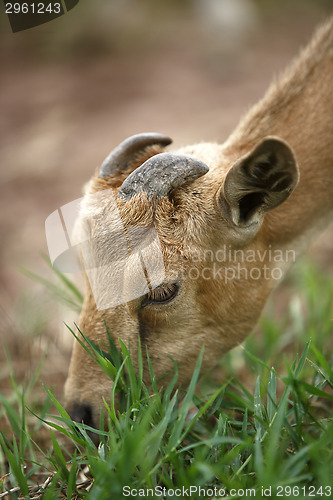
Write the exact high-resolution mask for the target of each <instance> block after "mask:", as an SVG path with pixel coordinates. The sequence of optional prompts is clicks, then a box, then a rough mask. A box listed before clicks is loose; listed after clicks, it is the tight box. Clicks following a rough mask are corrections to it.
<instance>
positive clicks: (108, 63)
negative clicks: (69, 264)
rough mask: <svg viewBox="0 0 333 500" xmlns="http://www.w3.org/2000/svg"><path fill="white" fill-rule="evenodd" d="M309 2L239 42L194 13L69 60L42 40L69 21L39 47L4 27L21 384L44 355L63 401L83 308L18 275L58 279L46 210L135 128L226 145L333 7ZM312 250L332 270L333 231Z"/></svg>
mask: <svg viewBox="0 0 333 500" xmlns="http://www.w3.org/2000/svg"><path fill="white" fill-rule="evenodd" d="M303 4H304V2H301V3H296V6H295V7H294V10H293V9H291V10H286V12H282V7H281V8H280V9H279V8H278V7H276V8H275V11H274V10H273V12H271V13H270V14H268V13H267V12H266V13H262V12H258V13H256V16H254V18H253V20H252V21H251V25H250V26H247V27H246V28H244V31H246V33H242V36H235V37H234V39H231V37H230V39H228V40H226V38H225V37H224V38H223V36H222V35H223V33H220V31H223V26H222V27H221V28H220V31H219V30H218V29H217V28H218V27H216V25H214V26H213V25H211V26H210V25H209V20H206V21H205V22H204V20H203V19H201V18H200V16H199V15H198V12H197V13H196V15H194V14H193V12H191V13H190V14H186V13H185V14H184V12H182V14H181V16H180V18H178V17H177V18H174V19H173V21H172V19H168V22H166V26H165V25H164V26H161V37H160V38H158V33H157V32H158V30H156V29H155V31H154V33H153V34H152V33H149V29H148V28H149V27H147V33H148V34H150V38H149V40H148V42H147V43H146V44H144V43H142V44H141V45H140V43H138V44H137V45H136V46H133V48H132V49H131V48H128V47H126V49H125V48H123V49H122V50H120V49H119V50H115V51H112V50H109V51H108V50H105V49H103V50H100V51H99V50H98V47H97V48H95V49H94V50H86V49H85V47H83V48H82V47H81V48H80V50H79V51H78V52H77V53H76V52H75V50H74V49H73V51H72V53H71V54H70V55H68V54H63V55H62V54H59V53H52V52H47V50H46V48H45V52H43V50H42V49H43V47H41V46H39V45H38V40H40V44H41V45H42V44H43V43H46V42H45V40H47V36H48V33H49V34H50V36H51V35H52V36H53V34H54V33H53V31H57V30H58V31H59V30H60V31H61V29H62V24H61V23H62V19H61V18H60V19H58V20H55V21H53V22H52V23H49V26H47V27H44V28H40V29H37V28H36V31H35V33H34V34H33V33H32V32H33V30H30V32H31V37H32V36H34V45H33V46H34V52H33V53H30V52H29V50H27V47H28V48H29V47H31V44H30V45H29V43H30V41H29V36H30V35H29V34H28V33H26V34H24V35H22V34H19V33H18V34H12V33H10V32H9V29H8V26H5V27H4V32H3V33H2V35H1V40H2V42H5V43H1V47H2V49H1V53H0V67H1V73H0V89H1V92H0V110H1V113H0V155H1V157H0V165H1V168H0V231H1V235H2V237H1V240H0V335H1V338H2V339H3V340H4V343H5V345H6V346H7V349H8V352H9V355H10V357H11V359H12V363H13V367H14V370H15V372H16V374H17V377H18V378H19V379H20V380H28V379H29V376H30V375H31V373H33V371H34V369H35V367H36V365H37V363H38V360H39V359H40V357H41V356H42V355H43V354H44V353H45V352H46V351H47V352H48V354H47V356H48V358H47V359H48V362H47V363H46V364H45V365H44V368H43V370H42V375H41V378H42V379H43V380H44V382H45V383H46V384H47V385H53V386H55V388H56V395H57V396H60V395H61V392H62V385H63V382H64V379H65V376H66V372H67V367H68V361H69V356H70V350H71V341H72V340H71V338H70V335H69V333H68V332H66V330H65V327H64V325H63V322H64V321H66V322H71V321H73V319H74V318H75V315H73V313H72V312H70V311H68V310H66V309H65V310H64V309H59V308H58V307H57V306H55V305H54V304H53V303H52V299H51V298H49V297H48V296H47V295H46V294H45V290H44V288H43V287H42V286H41V285H39V284H37V283H35V282H33V281H31V280H30V279H29V278H27V277H26V276H24V274H22V272H21V270H20V269H21V268H22V267H24V268H26V269H29V270H31V271H33V272H35V273H38V274H40V275H42V276H50V272H49V271H48V269H47V266H46V265H45V263H44V262H43V260H42V257H41V253H42V252H44V253H46V252H47V246H46V240H45V232H44V223H45V219H46V218H47V216H48V215H49V214H50V213H51V212H53V211H54V210H56V209H57V208H58V207H60V206H61V205H63V204H65V203H67V202H69V201H71V200H74V199H76V198H78V197H80V196H81V192H82V186H83V184H84V183H85V182H86V181H87V180H88V179H89V177H90V176H91V174H92V172H93V171H94V169H95V167H96V166H98V165H99V164H100V163H101V162H102V161H103V159H104V157H105V156H106V155H107V154H108V153H109V151H110V150H111V149H112V148H113V147H114V146H116V145H117V144H118V143H119V142H120V141H121V140H123V139H124V138H126V137H127V136H129V135H131V134H134V133H137V132H143V131H157V132H163V133H166V134H168V135H170V136H171V137H173V138H174V146H175V147H178V146H181V145H185V144H188V143H193V142H197V141H218V142H223V141H224V140H225V139H226V138H227V136H228V134H229V133H230V132H231V131H232V129H233V127H234V126H235V125H236V124H237V122H238V120H239V119H240V117H241V115H242V114H243V113H244V112H245V111H246V110H247V109H248V108H249V106H250V105H251V103H254V102H255V101H256V100H257V99H259V98H260V97H261V96H262V94H263V92H264V91H265V89H266V87H267V85H268V83H269V81H270V80H271V78H272V77H273V76H274V75H276V74H278V73H279V71H281V70H282V69H283V68H284V66H285V64H286V63H287V62H288V61H289V60H290V59H291V58H292V57H293V56H294V55H296V54H297V52H298V49H299V47H300V46H302V45H304V44H305V43H306V42H307V40H308V39H309V37H310V35H311V33H312V31H313V29H314V27H315V26H316V25H317V24H318V23H319V22H320V21H321V20H322V19H323V18H324V17H325V15H327V14H328V13H329V12H333V7H329V6H328V3H324V4H323V5H320V8H319V7H316V8H314V7H313V8H312V9H310V8H309V7H306V8H305V7H304V5H303ZM281 5H284V6H285V4H284V3H283V2H282V3H281ZM284 8H285V9H287V7H284ZM74 14H75V9H74V10H73V14H71V15H73V16H74ZM77 15H79V7H77ZM68 16H69V14H68ZM67 22H69V21H67ZM172 22H173V23H174V24H172ZM205 23H206V24H205ZM3 24H4V23H3ZM241 28H242V27H241ZM110 29H111V28H110ZM235 29H236V28H235ZM240 31H241V30H240ZM148 34H147V36H148ZM227 34H228V33H227ZM38 37H40V38H38ZM154 37H155V38H154ZM135 40H136V39H134V42H135ZM26 42H27V45H26V46H25V43H26ZM46 45H47V44H46ZM36 47H37V49H36ZM311 254H312V256H313V257H314V258H316V259H317V260H318V262H320V263H321V264H322V265H323V266H326V268H327V270H328V272H330V273H332V276H333V229H332V228H331V229H330V230H328V231H326V233H325V235H324V236H323V237H322V238H321V239H320V241H319V242H318V243H317V244H316V245H315V246H314V247H313V249H312V250H311ZM0 362H1V364H0V389H1V390H3V391H4V392H5V393H6V391H8V392H9V391H10V389H9V365H8V364H7V362H6V360H5V354H4V352H0Z"/></svg>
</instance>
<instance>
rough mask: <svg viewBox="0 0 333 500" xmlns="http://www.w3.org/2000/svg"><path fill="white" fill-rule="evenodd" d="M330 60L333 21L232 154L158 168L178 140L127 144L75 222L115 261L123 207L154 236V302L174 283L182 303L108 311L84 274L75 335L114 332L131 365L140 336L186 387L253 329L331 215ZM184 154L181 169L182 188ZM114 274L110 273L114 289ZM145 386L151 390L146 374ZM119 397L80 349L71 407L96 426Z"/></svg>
mask: <svg viewBox="0 0 333 500" xmlns="http://www.w3.org/2000/svg"><path fill="white" fill-rule="evenodd" d="M332 54H333V20H330V21H329V22H328V23H327V24H326V25H324V26H323V27H322V29H321V30H319V31H318V33H317V34H316V35H315V37H314V39H313V41H312V42H311V43H310V45H309V46H308V48H307V49H305V51H304V52H302V54H301V56H300V57H299V59H298V60H297V61H296V62H295V63H294V64H293V65H292V66H291V68H290V69H288V70H287V71H286V73H285V75H283V76H282V78H281V79H280V80H279V81H278V82H277V83H274V85H272V87H271V88H270V89H269V91H268V92H267V94H266V95H265V97H264V98H263V99H262V101H260V102H259V103H258V104H257V105H256V106H254V107H253V108H252V110H250V112H249V113H248V115H247V116H246V117H245V118H244V119H243V120H242V121H241V122H240V124H239V126H238V127H237V128H236V130H235V132H234V133H233V134H232V135H231V136H230V138H229V139H228V141H227V142H226V143H224V144H222V145H219V144H214V143H204V144H197V145H194V146H188V147H184V148H182V149H181V150H178V151H175V152H173V151H169V152H168V154H167V155H166V156H164V157H163V161H162V159H161V156H160V154H161V153H165V148H166V147H167V146H168V144H169V143H170V141H169V139H168V138H167V136H163V135H161V134H148V135H144V136H135V137H134V138H130V139H128V140H127V142H126V144H125V145H124V144H122V145H120V146H119V147H118V148H117V150H115V151H116V152H115V153H114V152H113V153H111V154H110V155H109V157H108V159H107V160H106V161H105V162H103V164H102V167H103V168H101V170H100V171H98V172H96V174H95V175H94V176H93V178H92V179H91V181H90V183H89V184H88V186H87V188H86V197H85V202H84V204H83V209H82V211H81V214H80V215H79V219H78V222H77V231H78V232H80V233H81V237H80V241H83V240H84V238H82V234H84V235H85V236H86V238H88V239H89V238H90V239H91V240H93V241H94V242H100V246H99V247H98V248H97V247H96V252H97V253H98V255H99V257H100V258H101V259H102V260H103V259H105V260H106V261H107V259H108V256H109V254H110V253H112V252H113V251H114V250H113V249H112V248H111V243H110V242H111V240H112V238H111V236H110V235H112V234H113V233H114V231H115V227H114V224H115V223H114V220H115V219H114V218H112V217H111V216H110V214H111V213H114V210H115V209H114V206H115V205H114V204H115V203H116V207H117V213H118V214H119V222H118V223H119V227H120V228H121V230H123V231H124V232H125V233H126V232H128V233H130V231H131V229H132V228H134V227H147V228H151V229H152V230H153V231H155V232H156V234H157V236H158V244H159V248H160V251H161V253H162V255H163V263H164V281H163V283H161V284H160V285H159V286H158V287H156V290H157V292H155V295H154V293H153V292H151V297H159V295H158V289H159V287H160V288H161V293H160V296H161V297H163V293H164V291H165V290H168V287H169V288H170V287H171V286H173V287H174V288H173V289H176V290H177V293H175V294H174V296H172V297H171V300H165V301H163V300H155V301H154V300H147V296H148V298H149V293H148V294H145V295H143V296H138V297H135V298H134V299H133V300H129V301H128V302H124V303H119V304H118V305H116V306H115V307H110V308H106V309H98V307H97V306H96V300H95V297H94V294H93V291H92V287H91V283H90V281H89V278H88V275H87V272H86V276H85V283H86V290H85V299H84V304H83V308H82V312H81V315H80V318H79V326H80V329H81V330H82V331H83V333H84V334H85V335H86V336H87V337H89V338H90V339H91V340H92V341H93V342H95V343H97V344H100V345H107V344H108V341H107V335H106V329H105V324H106V325H107V328H108V330H109V332H110V333H111V335H112V337H113V340H114V341H115V343H117V342H118V339H121V340H122V341H123V342H125V344H126V345H127V346H129V348H130V351H131V357H132V359H133V362H134V366H135V365H136V363H137V349H138V337H140V340H141V345H142V349H143V354H144V353H145V350H146V347H147V348H148V351H149V356H150V359H151V362H152V365H153V369H154V373H155V376H156V378H157V380H160V384H161V385H163V383H165V380H166V379H165V378H164V377H165V376H166V375H168V374H170V373H173V361H172V360H174V361H176V362H177V363H178V365H179V383H181V384H186V383H187V382H188V381H189V379H190V377H191V375H192V371H193V368H194V365H195V362H196V359H197V357H198V355H199V352H200V350H201V348H202V346H203V345H204V346H205V355H204V361H203V370H205V369H206V368H207V367H212V366H213V365H214V364H216V363H217V362H218V360H219V359H220V358H221V356H223V354H224V353H226V352H227V351H228V350H229V349H231V348H232V347H234V346H236V345H237V344H239V343H240V342H242V340H243V339H244V338H245V337H246V335H248V334H249V333H250V332H251V330H252V329H253V327H254V325H255V324H256V322H257V320H258V317H259V315H260V313H261V311H262V308H263V306H264V304H265V302H266V300H267V297H268V296H269V294H270V292H271V290H272V289H273V288H274V287H275V286H276V284H277V282H278V281H280V280H281V278H282V277H283V276H284V274H285V272H286V271H287V269H288V268H289V266H290V265H291V264H292V263H293V261H294V256H296V255H297V254H298V253H299V252H300V251H302V250H303V249H304V248H305V247H306V246H307V245H308V244H309V243H310V241H311V240H312V239H313V237H314V236H315V235H316V233H317V232H318V231H319V230H321V229H322V228H323V227H324V226H325V224H327V223H328V222H330V221H331V219H332V211H333V168H332V165H333V142H332V141H330V140H326V139H325V137H326V138H327V137H331V136H332V134H333V120H332V116H333V98H332V92H331V76H330V75H331V74H332V71H333V56H332ZM311 100H312V101H314V102H315V106H316V111H313V107H312V106H311V102H312V101H311ZM154 141H155V142H154ZM168 158H169V160H168ZM176 158H182V162H183V163H182V165H183V167H181V168H180V170H182V169H183V170H182V173H181V175H182V178H181V180H179V179H180V177H179V176H177V160H176ZM164 159H165V161H164ZM168 161H169V164H170V162H171V163H172V162H174V168H173V170H172V172H173V173H172V175H174V176H175V177H172V181H171V180H168V178H167V177H168V176H165V181H163V183H162V184H161V183H160V182H158V175H159V170H158V168H156V165H157V164H159V163H158V162H160V164H161V168H162V169H163V168H168ZM146 162H148V164H147V163H146ZM147 165H148V166H147ZM184 165H185V167H184ZM194 165H205V166H206V167H207V169H206V168H203V170H202V172H203V173H201V174H200V175H193V176H189V177H187V176H186V168H188V169H192V171H193V172H196V174H197V173H198V172H199V170H198V169H197V170H196V168H197V167H194ZM200 168H201V167H200ZM147 172H148V174H147ZM200 172H201V170H200ZM131 175H132V176H134V179H136V181H135V182H132V181H131V179H132V178H133V177H130V176H131ZM140 175H144V176H146V177H144V178H141V177H140ZM149 175H154V176H155V179H157V182H155V181H154V182H150V180H149ZM147 176H148V177H147ZM161 177H163V176H162V172H161ZM126 179H128V182H127V184H126ZM175 179H176V181H175ZM164 182H165V183H166V184H168V183H169V184H170V185H168V186H166V185H164ZM124 186H125V188H126V189H125V188H124ZM156 186H157V187H156ZM154 190H155V191H154ZM129 193H130V194H129ZM94 194H98V196H96V197H95V196H92V195H94ZM115 200H116V201H115ZM117 220H118V219H117ZM92 248H95V247H92ZM131 250H133V249H131ZM84 265H85V263H84V259H83V266H84ZM110 269H111V271H108V273H111V274H109V275H106V276H102V278H103V287H104V289H105V288H107V287H108V283H109V282H110V280H109V281H108V278H110V279H111V277H112V268H110ZM131 269H133V268H131ZM86 271H87V270H86ZM134 274H135V273H134ZM135 280H136V278H135V276H134V275H133V273H132V274H131V273H129V274H128V276H126V277H125V278H124V283H125V285H126V286H128V287H131V284H132V282H133V283H134V282H135ZM133 286H134V284H133ZM103 287H102V288H103ZM163 287H164V288H163ZM166 293H169V292H168V291H167V292H166ZM144 358H145V356H144ZM136 368H137V367H136ZM144 378H145V380H146V382H147V383H148V381H149V375H148V373H147V366H145V367H144ZM163 381H164V382H163ZM110 388H111V381H110V380H109V379H108V378H107V376H106V375H105V374H104V373H103V372H102V370H101V369H100V368H99V367H98V366H97V364H96V363H95V362H94V361H93V360H92V359H91V358H90V357H89V355H88V354H87V353H86V352H85V350H84V349H83V348H82V347H81V346H80V345H79V344H78V343H77V342H75V343H74V348H73V354H72V359H71V363H70V368H69V375H68V379H67V382H66V387H65V399H66V405H67V407H68V409H69V411H70V412H73V413H74V411H75V408H77V407H78V406H80V405H81V407H84V408H90V409H91V416H92V420H93V422H94V423H95V425H97V423H98V422H99V418H100V411H101V408H102V398H103V397H104V398H106V399H108V398H109V397H110Z"/></svg>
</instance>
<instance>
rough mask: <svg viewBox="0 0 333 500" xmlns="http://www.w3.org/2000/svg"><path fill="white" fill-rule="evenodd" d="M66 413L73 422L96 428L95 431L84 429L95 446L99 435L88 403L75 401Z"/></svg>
mask: <svg viewBox="0 0 333 500" xmlns="http://www.w3.org/2000/svg"><path fill="white" fill-rule="evenodd" d="M68 413H69V416H70V417H71V419H72V420H73V422H78V423H82V424H85V425H87V426H88V427H91V428H94V429H96V432H94V431H92V430H89V429H86V430H85V432H86V433H87V436H88V437H89V438H90V439H91V440H92V442H93V443H94V444H95V445H96V446H98V444H99V435H98V432H97V427H96V425H95V422H94V419H93V415H92V408H91V406H90V405H89V404H88V403H76V404H74V405H73V406H72V407H71V409H70V410H69V412H68Z"/></svg>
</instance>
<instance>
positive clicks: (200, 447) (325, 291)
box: [0, 262, 333, 500]
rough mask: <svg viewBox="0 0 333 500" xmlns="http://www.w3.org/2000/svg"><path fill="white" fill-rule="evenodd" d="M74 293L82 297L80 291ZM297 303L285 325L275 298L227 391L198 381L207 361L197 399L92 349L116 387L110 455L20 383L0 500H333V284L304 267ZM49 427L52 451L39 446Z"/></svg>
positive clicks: (8, 411) (6, 412)
mask: <svg viewBox="0 0 333 500" xmlns="http://www.w3.org/2000/svg"><path fill="white" fill-rule="evenodd" d="M58 277H60V281H61V283H62V285H64V283H65V282H64V280H63V279H62V277H61V276H58ZM65 284H66V283H65ZM53 291H55V290H53ZM68 291H69V293H70V294H72V295H73V297H76V299H77V298H78V296H77V294H76V292H75V289H73V287H72V285H70V288H69V290H68ZM288 293H289V294H290V307H289V309H288V310H287V311H286V313H285V315H284V317H283V318H279V319H277V318H275V317H274V311H273V309H274V307H273V306H274V299H273V300H272V302H271V309H268V310H267V311H266V314H265V315H264V317H263V318H262V320H261V323H260V326H259V327H258V329H257V331H256V332H255V333H254V334H253V335H251V336H250V337H249V339H248V340H247V341H246V342H245V344H244V346H243V348H242V349H236V350H234V351H232V352H231V353H229V354H228V355H227V356H226V357H225V358H224V359H223V360H222V362H221V366H220V367H219V372H220V374H222V375H223V376H222V377H221V378H222V385H221V382H220V383H219V384H218V383H217V382H216V380H214V379H213V377H212V376H211V377H210V378H209V377H208V376H205V377H203V378H202V380H201V381H199V380H198V379H199V372H200V364H201V357H202V353H201V355H200V357H199V359H198V361H197V364H196V367H195V369H194V372H193V377H192V380H191V383H190V385H189V387H188V388H187V390H186V391H185V390H176V389H175V388H176V386H177V384H176V382H177V369H176V367H175V374H174V377H173V380H172V381H171V382H170V384H169V385H168V387H167V388H166V390H165V391H163V392H160V391H158V389H157V386H156V381H155V378H154V374H153V370H152V368H151V366H150V373H151V384H150V386H149V387H146V386H145V385H144V384H143V382H142V371H141V370H139V373H138V374H136V373H134V370H133V367H132V363H131V358H130V353H129V352H128V350H127V348H126V347H125V345H123V344H122V345H121V349H120V350H119V352H118V351H117V350H116V349H115V346H114V345H113V343H112V341H111V339H110V349H109V351H108V352H105V351H102V350H100V349H99V347H98V346H96V345H94V344H92V343H89V342H88V343H87V344H85V346H86V348H87V349H88V350H89V352H90V354H91V355H92V356H93V357H94V358H95V359H96V363H99V364H100V366H102V368H103V369H104V371H105V372H106V373H107V374H108V375H109V376H110V377H111V378H112V379H113V380H114V385H113V390H112V393H111V395H110V400H108V401H105V403H104V404H105V412H106V413H107V415H108V422H109V430H105V429H103V428H102V429H101V430H100V431H97V432H98V434H99V441H100V444H99V446H98V447H96V446H95V445H94V444H93V442H92V441H91V432H92V431H93V429H90V428H89V427H87V426H86V425H83V424H78V423H74V422H72V421H71V420H70V418H69V416H68V415H67V413H66V411H65V410H64V409H63V408H62V406H61V404H60V403H59V402H58V401H57V400H56V399H55V398H54V396H53V395H52V391H51V390H49V389H46V396H45V402H44V404H43V406H42V407H41V408H39V409H38V411H36V410H35V409H33V410H31V406H30V405H29V391H30V389H31V384H30V386H29V387H28V388H26V390H24V389H23V387H21V386H19V385H18V384H17V383H16V381H15V377H14V375H13V376H12V392H11V397H10V398H5V397H4V396H2V395H1V394H0V403H1V409H0V418H2V419H4V418H5V422H6V429H5V430H4V431H2V432H0V447H1V448H0V467H1V470H2V471H3V474H0V477H1V476H3V477H2V479H0V481H1V482H0V498H1V493H2V492H4V491H6V490H10V489H11V490H12V493H11V498H43V500H45V499H46V500H47V499H52V500H53V499H56V498H60V499H63V498H67V499H75V498H88V499H90V500H94V499H96V500H97V499H98V500H103V499H105V500H109V499H111V498H112V499H113V498H114V499H121V498H126V496H128V498H133V497H135V496H136V494H137V496H138V497H139V498H140V496H139V495H140V490H147V489H149V491H146V495H148V494H150V495H149V498H176V496H175V495H173V493H174V494H178V493H181V495H180V496H178V498H179V497H180V498H186V493H183V489H185V492H189V493H190V498H220V497H221V496H222V493H224V497H226V496H227V495H232V498H244V496H245V494H246V492H247V493H248V494H247V496H250V494H251V492H252V497H254V496H255V497H256V498H264V496H263V491H265V492H266V496H270V497H272V498H278V496H277V494H278V493H281V495H279V496H280V497H282V498H286V497H291V498H293V496H298V497H299V498H330V497H331V494H330V490H329V488H330V487H332V486H333V466H332V464H333V420H332V408H333V390H332V389H333V370H332V367H333V349H332V344H333V335H332V334H333V285H332V283H331V280H330V279H329V277H327V276H326V275H325V274H324V273H322V272H319V271H318V269H316V268H315V267H314V266H313V265H312V264H310V263H305V262H302V263H301V264H300V265H297V266H296V267H295V269H294V271H293V272H292V274H291V276H290V277H289V292H288ZM76 335H77V336H78V338H79V339H81V340H82V337H81V336H80V333H79V332H78V331H77V330H76ZM148 360H149V357H148ZM273 367H274V368H273ZM36 379H37V377H36ZM32 383H36V380H35V381H33V382H32ZM116 398H118V399H119V405H118V408H116V407H115V404H114V401H115V399H116ZM51 407H52V408H53V410H52V411H53V412H54V413H55V415H53V416H52V417H51V416H50V415H49V412H50V408H51ZM29 408H30V410H29ZM45 422H48V425H49V430H48V431H47V432H48V436H49V441H48V446H47V447H46V448H45V447H42V446H41V445H40V444H39V443H38V435H39V433H40V431H41V428H43V429H44V425H45ZM7 471H8V474H7V475H5V473H7ZM1 483H2V484H1ZM37 483H38V484H37ZM38 485H39V486H38ZM123 488H125V489H123ZM164 488H165V491H164V497H163V496H161V494H162V492H163V489H164ZM190 488H192V489H191V490H190ZM199 488H202V490H201V491H200V495H199ZM131 490H135V491H131ZM175 490H177V491H175ZM153 492H155V493H154V495H153ZM218 492H219V493H218ZM205 493H206V495H205ZM237 493H238V494H237ZM141 497H142V495H141ZM6 498H10V497H8V496H7V497H6Z"/></svg>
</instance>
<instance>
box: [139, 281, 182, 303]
mask: <svg viewBox="0 0 333 500" xmlns="http://www.w3.org/2000/svg"><path fill="white" fill-rule="evenodd" d="M178 288H179V286H178V285H177V284H176V283H171V284H167V285H160V286H158V287H156V288H154V289H153V290H150V291H149V293H148V294H147V295H146V298H145V300H144V303H143V304H142V305H143V306H145V305H148V304H165V303H166V302H170V301H171V300H172V299H173V298H174V297H176V295H177V293H178Z"/></svg>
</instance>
